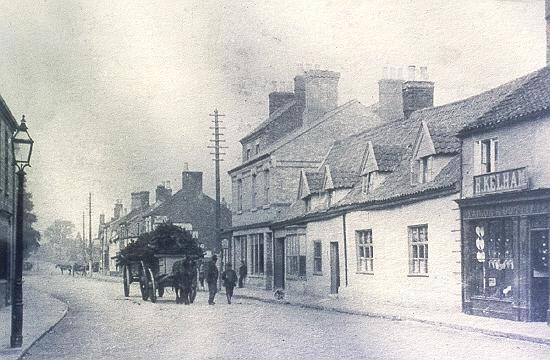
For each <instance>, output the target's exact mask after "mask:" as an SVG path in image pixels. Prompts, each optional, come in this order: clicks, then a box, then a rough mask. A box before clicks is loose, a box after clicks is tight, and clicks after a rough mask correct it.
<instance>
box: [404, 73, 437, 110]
mask: <svg viewBox="0 0 550 360" xmlns="http://www.w3.org/2000/svg"><path fill="white" fill-rule="evenodd" d="M409 72H410V73H409V79H410V80H408V81H405V82H404V83H403V114H404V115H405V118H408V117H409V116H410V115H411V113H412V112H413V111H415V110H420V109H424V108H428V107H433V106H434V83H433V81H429V80H428V68H427V67H425V66H422V67H420V80H416V67H415V66H412V65H411V66H409ZM411 78H412V80H411Z"/></svg>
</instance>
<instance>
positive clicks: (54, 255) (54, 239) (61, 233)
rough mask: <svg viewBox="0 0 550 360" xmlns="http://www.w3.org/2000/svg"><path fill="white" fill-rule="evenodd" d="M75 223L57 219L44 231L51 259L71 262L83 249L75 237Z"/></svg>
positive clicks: (45, 245)
mask: <svg viewBox="0 0 550 360" xmlns="http://www.w3.org/2000/svg"><path fill="white" fill-rule="evenodd" d="M74 231H75V225H74V224H73V223H72V222H70V221H67V220H55V221H54V222H53V224H51V225H50V226H48V227H47V228H46V230H45V231H44V234H43V235H44V244H43V246H44V247H46V248H47V251H46V253H47V255H48V257H49V258H50V260H54V261H62V262H70V261H71V260H73V259H72V258H73V257H74V256H75V254H78V252H79V251H81V247H80V246H81V244H80V243H77V241H76V239H75V238H74Z"/></svg>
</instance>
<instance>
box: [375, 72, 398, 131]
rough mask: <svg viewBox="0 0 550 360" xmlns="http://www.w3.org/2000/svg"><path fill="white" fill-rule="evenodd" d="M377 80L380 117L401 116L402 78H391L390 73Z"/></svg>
mask: <svg viewBox="0 0 550 360" xmlns="http://www.w3.org/2000/svg"><path fill="white" fill-rule="evenodd" d="M386 75H387V76H386V78H385V79H382V80H380V81H378V105H379V113H380V117H381V118H382V119H384V120H385V121H393V120H397V119H402V118H403V80H400V79H391V78H389V77H390V73H389V72H388V73H387V74H386Z"/></svg>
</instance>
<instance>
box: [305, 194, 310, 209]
mask: <svg viewBox="0 0 550 360" xmlns="http://www.w3.org/2000/svg"><path fill="white" fill-rule="evenodd" d="M304 204H305V206H306V211H307V212H309V211H311V197H309V196H308V197H307V198H305V199H304Z"/></svg>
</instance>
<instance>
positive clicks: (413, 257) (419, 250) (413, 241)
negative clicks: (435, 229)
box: [409, 225, 428, 275]
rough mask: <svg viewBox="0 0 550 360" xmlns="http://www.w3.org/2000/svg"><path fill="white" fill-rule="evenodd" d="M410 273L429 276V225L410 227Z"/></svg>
mask: <svg viewBox="0 0 550 360" xmlns="http://www.w3.org/2000/svg"><path fill="white" fill-rule="evenodd" d="M409 273H410V274H413V275H414V274H428V225H418V226H409Z"/></svg>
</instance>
